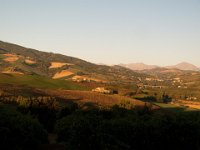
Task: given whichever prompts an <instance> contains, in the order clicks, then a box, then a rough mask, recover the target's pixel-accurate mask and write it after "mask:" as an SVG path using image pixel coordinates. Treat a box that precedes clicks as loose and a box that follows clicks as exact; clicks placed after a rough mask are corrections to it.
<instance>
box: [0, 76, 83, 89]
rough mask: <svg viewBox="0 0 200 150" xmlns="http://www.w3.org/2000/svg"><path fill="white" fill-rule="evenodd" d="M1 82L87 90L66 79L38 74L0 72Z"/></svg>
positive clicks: (36, 86)
mask: <svg viewBox="0 0 200 150" xmlns="http://www.w3.org/2000/svg"><path fill="white" fill-rule="evenodd" d="M0 84H13V85H23V86H27V87H35V88H48V89H67V90H87V88H86V87H83V86H80V85H77V84H76V83H73V82H70V81H64V80H53V79H51V78H47V77H42V76H38V75H17V74H0Z"/></svg>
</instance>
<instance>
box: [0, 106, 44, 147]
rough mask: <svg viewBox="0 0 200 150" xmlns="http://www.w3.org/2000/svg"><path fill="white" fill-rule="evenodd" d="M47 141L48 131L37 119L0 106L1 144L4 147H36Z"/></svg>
mask: <svg viewBox="0 0 200 150" xmlns="http://www.w3.org/2000/svg"><path fill="white" fill-rule="evenodd" d="M46 142H47V132H46V131H45V130H44V129H43V128H42V126H41V125H40V124H39V123H38V121H37V120H34V119H32V118H30V116H25V115H22V114H20V113H19V112H16V111H14V110H10V109H7V108H3V107H2V106H1V107H0V145H1V147H3V148H4V149H8V150H10V149H15V150H21V149H36V148H37V147H38V146H39V145H40V144H43V143H46Z"/></svg>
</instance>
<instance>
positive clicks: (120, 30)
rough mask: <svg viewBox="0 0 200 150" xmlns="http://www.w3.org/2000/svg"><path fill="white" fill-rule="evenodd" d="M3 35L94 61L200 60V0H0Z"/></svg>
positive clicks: (4, 38)
mask: <svg viewBox="0 0 200 150" xmlns="http://www.w3.org/2000/svg"><path fill="white" fill-rule="evenodd" d="M0 40H2V41H7V42H11V43H16V44H19V45H23V46H26V47H31V48H35V49H39V50H42V51H50V52H56V53H62V54H65V55H69V56H74V57H78V58H81V59H85V60H87V61H91V62H94V63H106V64H119V63H131V62H144V63H148V64H157V65H171V64H176V63H179V62H181V61H187V62H190V63H193V64H195V65H197V66H200V0H0Z"/></svg>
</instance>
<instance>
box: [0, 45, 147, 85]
mask: <svg viewBox="0 0 200 150" xmlns="http://www.w3.org/2000/svg"><path fill="white" fill-rule="evenodd" d="M0 72H2V73H7V74H25V75H34V74H36V75H40V76H45V77H50V78H55V79H69V80H72V79H77V78H78V79H77V80H85V81H91V79H92V81H95V82H97V81H98V82H109V83H110V82H116V81H117V82H118V81H120V80H123V81H125V82H131V81H133V82H138V77H145V76H146V75H145V74H140V73H136V72H134V71H132V70H130V69H127V68H123V67H116V66H114V67H110V66H106V65H96V64H93V63H90V62H87V61H84V60H81V59H78V58H74V57H70V56H64V55H61V54H55V53H47V52H42V51H38V50H34V49H31V48H25V47H22V46H19V45H16V44H11V43H6V42H2V41H0Z"/></svg>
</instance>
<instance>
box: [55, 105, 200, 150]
mask: <svg viewBox="0 0 200 150" xmlns="http://www.w3.org/2000/svg"><path fill="white" fill-rule="evenodd" d="M56 131H57V133H58V141H59V142H64V143H65V144H66V146H67V147H68V148H69V149H74V150H76V149H77V150H81V149H96V150H98V149H99V150H120V149H124V150H129V149H163V148H164V149H199V148H200V113H199V112H190V113H189V112H187V113H182V114H173V115H170V114H166V113H164V114H162V113H151V112H147V111H144V110H137V111H136V110H125V109H123V108H119V107H115V108H113V109H112V110H109V111H108V110H101V111H100V110H93V111H87V112H86V111H79V112H76V113H74V114H72V115H69V116H66V117H64V118H62V119H61V120H59V121H58V123H57V125H56ZM163 146H164V147H163Z"/></svg>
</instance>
